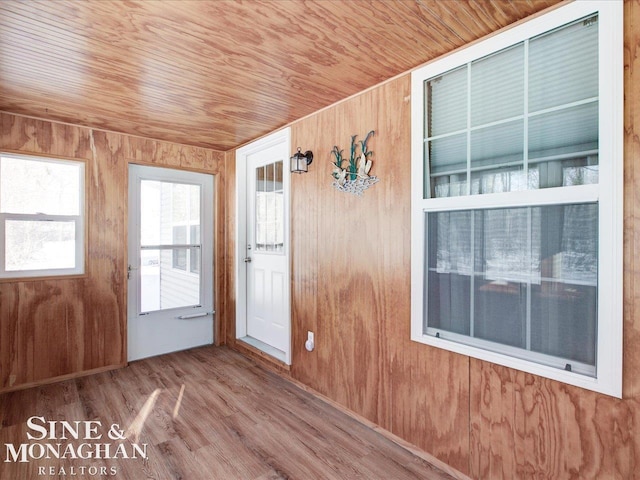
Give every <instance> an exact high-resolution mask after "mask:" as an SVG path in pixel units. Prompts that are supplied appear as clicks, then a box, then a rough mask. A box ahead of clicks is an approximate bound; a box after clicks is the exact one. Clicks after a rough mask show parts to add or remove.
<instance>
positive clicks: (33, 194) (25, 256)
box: [0, 153, 84, 278]
mask: <svg viewBox="0 0 640 480" xmlns="http://www.w3.org/2000/svg"><path fill="white" fill-rule="evenodd" d="M0 252H1V256H0V278H23V277H41V276H51V275H74V274H81V273H83V272H84V163H82V162H75V161H67V160H54V159H51V158H40V157H31V156H23V155H13V154H4V153H2V154H0Z"/></svg>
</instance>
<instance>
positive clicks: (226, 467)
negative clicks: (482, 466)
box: [0, 347, 451, 480]
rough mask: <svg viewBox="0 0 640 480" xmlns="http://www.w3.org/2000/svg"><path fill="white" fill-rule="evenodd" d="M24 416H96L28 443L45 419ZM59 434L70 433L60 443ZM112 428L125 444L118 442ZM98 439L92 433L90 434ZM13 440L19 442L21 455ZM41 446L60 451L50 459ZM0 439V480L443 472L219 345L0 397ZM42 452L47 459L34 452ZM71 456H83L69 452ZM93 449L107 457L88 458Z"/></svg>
mask: <svg viewBox="0 0 640 480" xmlns="http://www.w3.org/2000/svg"><path fill="white" fill-rule="evenodd" d="M33 416H37V417H44V420H45V421H47V422H49V421H67V422H71V426H72V427H73V428H74V429H75V427H76V424H75V423H73V422H76V421H93V422H94V423H91V424H89V425H88V426H89V431H84V430H82V429H80V430H81V431H79V432H78V436H79V437H80V438H79V439H77V440H75V439H73V438H72V437H73V433H74V432H69V431H68V429H64V428H63V426H62V425H61V424H59V423H58V424H55V425H54V433H53V435H52V436H53V437H54V438H52V439H49V438H44V439H39V438H35V439H32V440H29V439H28V437H27V434H31V435H32V436H34V437H41V436H43V435H44V431H43V429H44V427H47V428H50V427H51V424H44V426H43V423H42V419H32V425H31V428H28V426H27V420H28V419H29V418H30V417H33ZM97 422H99V423H97ZM115 424H117V427H115V428H114V429H113V430H111V427H112V425H115ZM80 426H81V427H82V426H83V424H82V423H81V424H80ZM63 430H64V431H65V432H66V435H65V436H67V437H69V438H67V439H61V436H62V433H63ZM122 430H124V434H125V435H126V440H119V439H118V435H119V432H120V431H122ZM47 432H48V433H49V431H48V430H47ZM110 434H111V435H112V436H113V437H115V438H116V439H115V440H114V439H111V438H110V437H109V435H110ZM98 435H102V438H100V439H96V438H94V437H97V436H98ZM85 436H89V437H91V438H89V439H83V438H82V437H85ZM134 443H135V444H137V445H138V448H139V450H135V449H134V447H133V444H134ZM7 444H10V445H12V447H7ZM21 444H26V446H25V447H22V448H24V450H22V451H21V450H19V449H20V445H21ZM47 444H50V445H53V448H54V450H55V449H58V450H55V451H56V452H57V451H59V452H60V453H61V456H66V457H67V458H62V459H56V458H54V457H55V454H52V453H51V451H50V450H47V449H48V448H50V447H47ZM57 444H60V445H57ZM82 444H85V445H84V446H83V447H81V446H80V445H82ZM145 444H146V447H144V445H145ZM34 445H35V446H34ZM69 445H71V446H69ZM96 445H98V446H97V447H96ZM0 446H1V447H2V458H0V479H2V480H19V479H29V480H30V479H46V478H69V479H78V480H80V479H85V478H87V479H98V478H104V479H118V480H120V479H122V480H138V479H157V480H168V479H184V480H200V479H202V480H236V479H238V480H267V479H301V480H311V479H314V480H315V479H384V480H403V479H429V480H433V479H438V480H440V479H448V478H451V477H450V476H448V475H447V474H446V473H444V472H442V471H440V470H438V469H436V468H435V467H433V466H431V465H430V464H429V463H427V462H426V461H424V460H422V459H420V458H418V457H416V456H414V455H412V454H411V453H410V452H408V451H407V450H405V449H403V448H401V447H399V446H398V445H396V444H395V443H393V442H391V441H390V440H388V439H386V438H385V437H383V436H382V435H380V434H378V433H377V432H375V431H374V430H372V429H370V428H368V427H367V426H365V425H363V424H361V423H359V422H357V421H356V420H354V419H352V418H351V417H349V416H348V415H345V414H344V413H343V412H340V411H339V410H337V409H335V408H334V407H332V406H330V405H328V404H327V403H325V402H323V401H322V400H320V399H318V398H316V397H314V396H313V395H311V394H309V393H308V392H305V391H304V390H302V389H300V388H298V387H297V386H295V385H294V384H292V383H290V382H288V381H287V380H286V379H284V378H282V377H279V376H278V375H276V374H274V373H271V372H269V371H266V370H264V369H263V368H261V367H260V366H258V365H256V364H255V363H254V362H252V361H251V360H249V359H246V358H245V357H243V356H241V355H240V354H238V353H236V352H234V351H232V350H229V349H227V348H224V347H222V348H220V347H205V348H198V349H194V350H190V351H186V352H179V353H174V354H169V355H164V356H161V357H155V358H151V359H147V360H141V361H136V362H133V363H131V364H130V366H128V367H127V368H124V369H120V370H115V371H112V372H107V373H102V374H97V375H93V376H89V377H83V378H80V379H76V380H68V381H65V382H61V383H57V384H53V385H49V386H44V387H38V388H32V389H29V390H23V391H19V392H13V393H7V394H4V395H0ZM9 448H13V450H15V452H14V451H13V450H8V449H9ZM107 448H109V452H108V453H107V451H106V449H107ZM144 448H146V457H147V458H146V459H145V458H142V454H141V452H142V451H144ZM69 449H70V450H69ZM23 451H24V452H25V454H26V455H27V456H26V459H29V460H30V461H29V462H24V463H22V462H14V461H10V462H5V460H6V459H7V455H8V456H9V457H10V459H11V460H13V456H14V455H16V454H17V455H18V460H20V456H21V455H22V452H23ZM43 452H45V454H44V457H45V458H40V459H37V460H36V459H33V458H34V457H40V456H43ZM65 452H66V455H65ZM74 452H75V455H76V456H84V457H87V456H88V455H91V458H76V459H74V458H72V457H73V456H74ZM96 454H98V455H99V456H100V457H105V456H109V457H114V456H115V457H117V458H108V459H105V458H95V457H96ZM47 455H48V456H49V457H52V458H49V459H47V458H46V456H47ZM134 456H135V457H137V458H131V457H134ZM127 457H129V458H127Z"/></svg>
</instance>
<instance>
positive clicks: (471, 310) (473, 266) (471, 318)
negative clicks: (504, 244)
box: [469, 212, 476, 337]
mask: <svg viewBox="0 0 640 480" xmlns="http://www.w3.org/2000/svg"><path fill="white" fill-rule="evenodd" d="M475 242H476V212H471V242H469V243H470V244H471V279H470V283H471V284H470V286H469V336H470V337H474V336H475V328H474V325H475V303H476V301H475V285H476V253H475V252H476V245H475Z"/></svg>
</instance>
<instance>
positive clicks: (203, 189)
mask: <svg viewBox="0 0 640 480" xmlns="http://www.w3.org/2000/svg"><path fill="white" fill-rule="evenodd" d="M129 172H130V173H129V177H130V178H129V360H135V359H138V358H145V357H149V356H153V355H159V354H162V353H167V352H172V351H177V350H184V349H186V348H191V347H194V346H198V345H204V344H210V343H212V342H213V260H212V259H213V177H212V176H211V175H205V174H199V173H193V172H184V171H179V170H171V169H165V168H156V167H142V166H138V165H132V166H131V167H130V170H129Z"/></svg>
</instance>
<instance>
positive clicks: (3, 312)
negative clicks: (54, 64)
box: [0, 113, 226, 392]
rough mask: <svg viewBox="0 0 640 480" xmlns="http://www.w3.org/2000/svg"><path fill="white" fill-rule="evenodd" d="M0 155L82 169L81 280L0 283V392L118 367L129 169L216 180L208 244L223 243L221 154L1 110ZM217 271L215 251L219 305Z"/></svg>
mask: <svg viewBox="0 0 640 480" xmlns="http://www.w3.org/2000/svg"><path fill="white" fill-rule="evenodd" d="M0 150H4V151H13V152H20V153H25V154H36V155H38V154H40V155H51V156H55V157H62V158H69V159H76V160H82V161H84V162H86V167H87V184H86V223H87V241H86V242H87V243H86V247H87V249H86V266H85V269H86V273H85V275H83V276H81V277H79V278H56V279H42V280H23V281H2V282H0V392H1V391H5V390H11V389H16V388H20V387H21V386H29V385H33V384H38V383H43V382H48V381H51V380H53V379H56V378H61V377H64V378H68V377H70V376H76V375H80V374H82V373H86V372H91V371H99V370H104V369H105V368H116V367H118V366H122V365H124V364H126V361H127V353H126V352H127V350H126V349H127V344H126V339H127V330H126V327H127V320H126V296H127V292H126V289H127V283H126V282H127V281H126V266H127V231H126V226H127V178H128V164H129V163H130V162H132V163H142V164H149V165H157V166H166V167H173V168H187V169H191V170H196V171H202V172H206V173H211V174H216V177H215V178H216V206H217V207H218V208H217V211H216V219H215V220H216V222H215V229H216V240H217V241H220V243H224V242H223V241H222V240H221V239H223V238H224V233H225V228H226V227H225V216H226V214H225V209H224V205H225V204H226V192H225V184H224V180H223V177H224V154H223V153H221V152H216V151H213V150H207V149H203V148H198V147H191V146H184V145H177V144H171V143H167V142H159V141H154V140H148V139H142V138H138V137H129V136H125V135H121V134H117V133H112V132H105V131H99V130H91V129H88V128H84V127H76V126H72V125H65V124H58V123H52V122H48V121H43V120H36V119H32V118H26V117H21V116H15V115H12V114H8V113H0ZM224 265H225V264H224V251H220V250H219V249H216V252H215V267H216V287H215V288H216V289H217V290H219V291H216V293H215V295H216V296H215V298H216V300H217V301H219V302H220V303H221V304H224V300H223V298H222V297H223V295H221V294H220V292H222V290H221V288H222V287H221V286H222V284H223V282H222V281H221V279H222V278H224V277H226V272H225V270H224ZM222 310H223V311H224V307H223V308H222ZM219 324H220V321H218V320H217V319H216V327H218V326H219ZM215 338H216V341H217V342H219V341H220V335H219V334H218V332H216V335H215Z"/></svg>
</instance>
